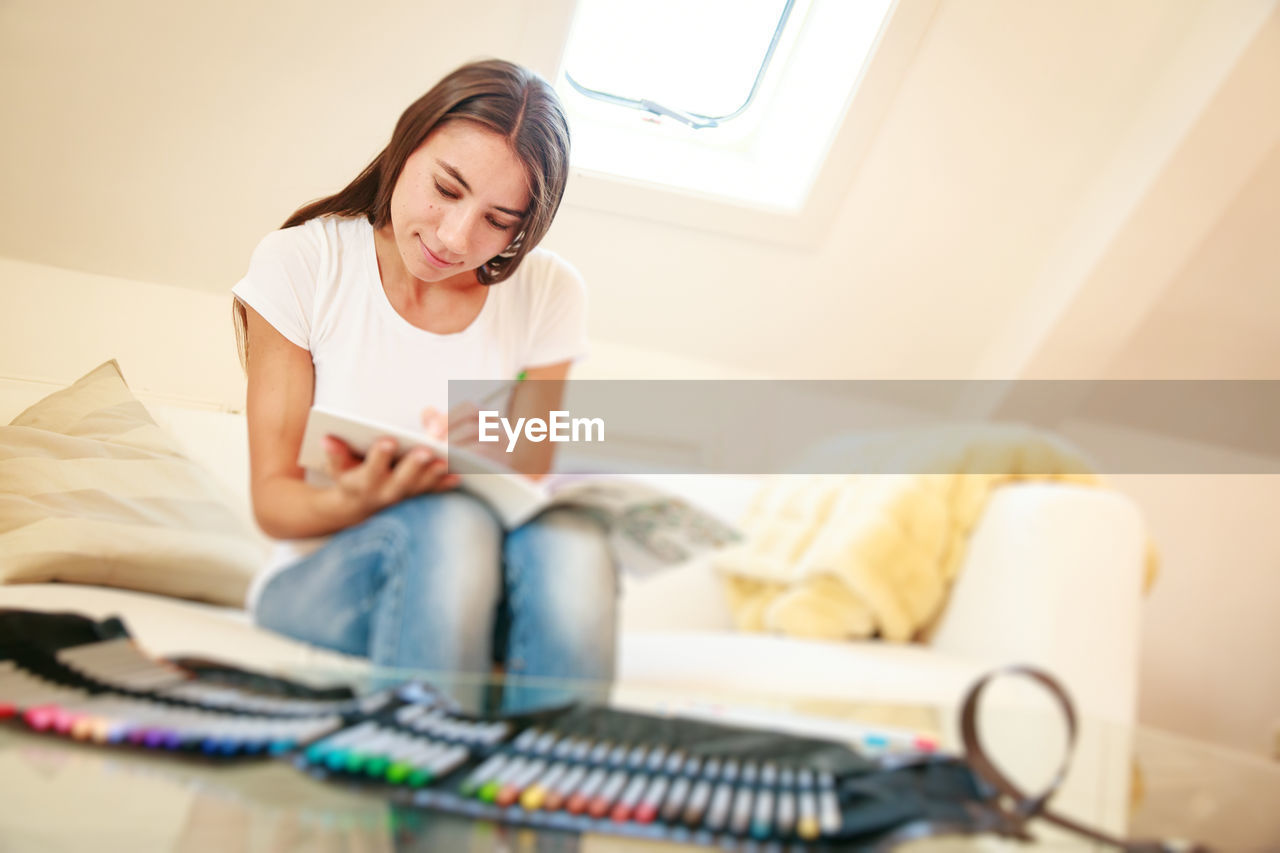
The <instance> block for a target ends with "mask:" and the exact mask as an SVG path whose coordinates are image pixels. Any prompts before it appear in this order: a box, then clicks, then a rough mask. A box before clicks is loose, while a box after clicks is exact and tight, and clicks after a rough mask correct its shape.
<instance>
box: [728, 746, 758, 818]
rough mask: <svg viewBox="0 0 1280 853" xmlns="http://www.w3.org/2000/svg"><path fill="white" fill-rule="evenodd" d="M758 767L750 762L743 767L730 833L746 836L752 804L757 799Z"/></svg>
mask: <svg viewBox="0 0 1280 853" xmlns="http://www.w3.org/2000/svg"><path fill="white" fill-rule="evenodd" d="M755 785H756V766H755V764H753V763H751V762H748V763H746V764H744V765H743V766H742V776H741V777H740V778H739V781H738V789H737V791H736V792H735V794H734V797H733V811H732V813H731V814H730V815H729V831H730V832H732V833H734V834H735V835H746V834H747V829H748V827H749V825H750V823H751V803H752V801H753V800H754V798H755Z"/></svg>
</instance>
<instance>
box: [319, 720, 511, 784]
mask: <svg viewBox="0 0 1280 853" xmlns="http://www.w3.org/2000/svg"><path fill="white" fill-rule="evenodd" d="M510 729H511V727H510V724H509V723H507V722H504V721H501V720H498V721H487V720H470V719H465V718H462V717H457V716H454V715H452V714H450V713H448V712H447V711H445V710H444V709H443V708H441V707H438V706H433V705H431V704H414V705H402V706H401V707H399V708H397V709H395V710H394V711H389V712H387V713H384V714H380V715H378V717H377V718H374V719H366V720H364V721H362V722H360V723H358V724H356V725H354V726H352V727H350V728H346V729H343V730H342V731H338V732H334V733H332V734H330V735H328V736H327V737H324V738H321V739H320V740H318V741H316V742H315V743H312V744H309V745H308V746H307V748H306V749H305V750H304V751H303V752H302V754H301V755H300V756H299V757H298V758H297V760H296V763H297V765H298V767H300V768H301V769H303V770H307V771H310V772H313V773H316V774H318V775H319V774H325V775H327V774H330V773H339V774H345V775H347V776H350V777H355V778H359V779H362V780H369V781H375V782H383V783H386V784H388V785H403V786H406V787H408V788H422V787H424V786H426V785H430V784H432V783H433V782H435V781H436V780H438V779H441V778H443V777H444V776H447V775H448V774H450V773H452V772H453V771H454V770H457V769H458V768H459V767H461V766H462V765H463V764H465V763H466V762H467V761H469V760H471V758H472V757H473V754H474V752H473V750H475V749H477V748H492V747H494V746H496V745H497V744H498V743H499V742H501V741H502V740H504V739H505V738H506V737H507V736H508V735H509V733H510Z"/></svg>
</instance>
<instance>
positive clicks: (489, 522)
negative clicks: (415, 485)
mask: <svg viewBox="0 0 1280 853" xmlns="http://www.w3.org/2000/svg"><path fill="white" fill-rule="evenodd" d="M380 519H381V520H386V521H389V522H391V523H394V524H396V525H397V526H399V527H402V528H403V529H404V530H405V531H406V532H407V533H409V534H411V535H422V534H426V533H430V534H431V535H432V536H434V537H442V536H451V537H454V538H467V539H474V540H481V541H483V540H493V541H495V542H496V541H498V540H499V539H500V538H501V534H502V526H501V525H500V524H499V523H498V519H497V517H496V516H494V514H493V512H492V510H490V509H489V507H488V506H486V505H485V503H484V502H483V501H481V500H479V499H478V498H476V497H474V496H473V495H470V494H467V493H466V492H460V491H448V492H429V493H427V494H425V495H416V496H415V497H411V498H406V499H405V500H403V501H400V502H399V503H397V504H393V505H392V506H389V507H387V508H386V509H384V510H382V511H381V512H379V513H378V514H377V515H375V516H374V517H373V519H371V521H372V520H380Z"/></svg>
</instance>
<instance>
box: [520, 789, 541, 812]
mask: <svg viewBox="0 0 1280 853" xmlns="http://www.w3.org/2000/svg"><path fill="white" fill-rule="evenodd" d="M546 798H547V789H546V788H543V787H542V786H541V785H530V786H529V787H528V788H526V789H525V792H524V793H523V794H521V795H520V805H522V806H524V807H525V809H526V810H527V811H531V812H536V811H537V810H538V809H540V808H542V803H543V801H544V800H546Z"/></svg>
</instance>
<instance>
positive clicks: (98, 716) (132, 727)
mask: <svg viewBox="0 0 1280 853" xmlns="http://www.w3.org/2000/svg"><path fill="white" fill-rule="evenodd" d="M5 711H8V714H5V713H4V712H5ZM0 716H17V717H19V718H20V719H21V720H22V721H23V722H24V723H26V725H27V726H28V727H29V728H30V729H32V730H33V731H37V732H44V733H48V734H56V735H62V736H64V737H70V738H73V739H75V740H80V741H86V742H93V743H98V744H121V745H129V746H140V747H144V748H148V749H167V750H183V751H187V752H194V753H200V754H203V755H207V756H212V757H230V756H242V755H279V754H283V753H286V752H289V751H291V750H293V749H294V748H296V746H297V744H298V743H300V742H303V741H306V740H310V739H312V738H314V737H316V736H318V735H320V734H323V733H324V732H326V731H329V730H331V729H333V728H335V727H336V726H338V725H340V724H341V718H340V717H338V716H336V715H325V716H316V717H267V716H251V715H246V714H242V713H238V712H232V713H227V712H224V711H221V710H218V709H211V708H202V707H199V706H195V705H180V704H175V703H171V702H163V701H156V700H153V699H149V698H147V697H144V696H135V695H126V694H121V693H114V692H112V691H109V690H102V691H98V692H91V691H90V690H86V689H85V688H83V687H75V686H68V685H65V684H59V683H56V682H53V681H49V680H46V679H43V678H41V677H40V676H38V675H36V674H35V673H33V672H30V671H28V670H26V669H23V668H21V667H19V666H18V665H17V664H15V663H14V662H13V661H8V660H6V661H0Z"/></svg>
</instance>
